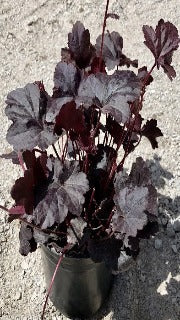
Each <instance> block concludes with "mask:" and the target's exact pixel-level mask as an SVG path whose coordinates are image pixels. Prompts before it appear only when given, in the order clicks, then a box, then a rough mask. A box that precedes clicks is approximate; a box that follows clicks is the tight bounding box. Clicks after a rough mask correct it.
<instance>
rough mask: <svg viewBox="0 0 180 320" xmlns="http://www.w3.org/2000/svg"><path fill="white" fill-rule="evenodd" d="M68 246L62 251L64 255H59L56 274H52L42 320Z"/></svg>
mask: <svg viewBox="0 0 180 320" xmlns="http://www.w3.org/2000/svg"><path fill="white" fill-rule="evenodd" d="M68 248H69V245H67V246H66V247H65V248H64V250H63V252H62V255H61V256H60V257H59V259H58V262H57V265H56V269H55V271H54V274H53V276H52V279H51V283H50V286H49V289H48V293H47V296H46V300H45V303H44V306H43V312H42V316H41V320H44V315H45V310H46V305H47V301H48V298H49V295H50V293H51V289H52V286H53V283H54V279H55V276H56V273H57V271H58V268H59V266H60V264H61V261H62V259H63V258H64V254H65V252H66V251H67V250H68Z"/></svg>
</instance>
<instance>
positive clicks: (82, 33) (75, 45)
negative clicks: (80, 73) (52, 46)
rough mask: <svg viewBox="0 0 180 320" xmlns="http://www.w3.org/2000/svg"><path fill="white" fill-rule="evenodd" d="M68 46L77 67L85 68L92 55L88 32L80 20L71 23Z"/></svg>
mask: <svg viewBox="0 0 180 320" xmlns="http://www.w3.org/2000/svg"><path fill="white" fill-rule="evenodd" d="M68 47H69V49H70V51H71V52H72V53H73V58H74V60H75V61H76V64H77V66H78V67H79V68H85V67H87V66H88V65H89V62H90V59H91V58H92V55H93V48H92V46H91V43H90V33H89V30H88V29H85V28H84V26H83V24H82V23H81V22H80V21H77V22H76V23H75V24H74V25H73V29H72V32H70V33H69V34H68Z"/></svg>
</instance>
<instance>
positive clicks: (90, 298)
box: [42, 246, 112, 319]
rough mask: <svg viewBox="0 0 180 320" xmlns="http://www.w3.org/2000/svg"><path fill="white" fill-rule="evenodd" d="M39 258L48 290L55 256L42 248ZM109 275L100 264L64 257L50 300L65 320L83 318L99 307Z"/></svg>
mask: <svg viewBox="0 0 180 320" xmlns="http://www.w3.org/2000/svg"><path fill="white" fill-rule="evenodd" d="M42 257H43V264H44V271H45V278H46V287H47V288H48V287H49V285H50V282H51V278H52V276H53V273H54V270H55V267H56V264H57V261H58V259H59V255H58V254H55V253H53V252H51V251H50V250H49V249H48V248H47V247H45V246H42ZM111 284H112V274H111V272H110V270H108V269H107V268H106V266H105V264H104V262H100V263H95V262H93V261H92V260H91V259H85V258H82V259H76V258H68V257H64V258H63V260H62V262H61V264H60V267H59V269H58V271H57V274H56V277H55V280H54V283H53V287H52V291H51V294H50V299H51V301H52V302H53V304H54V305H55V307H56V308H57V309H59V310H60V311H61V313H63V314H64V315H65V316H67V317H69V318H76V317H78V318H82V319H84V318H87V317H90V316H92V315H93V314H95V313H96V312H97V310H98V309H99V308H100V307H101V305H102V303H103V301H104V300H105V298H106V297H107V296H108V293H109V290H110V288H111Z"/></svg>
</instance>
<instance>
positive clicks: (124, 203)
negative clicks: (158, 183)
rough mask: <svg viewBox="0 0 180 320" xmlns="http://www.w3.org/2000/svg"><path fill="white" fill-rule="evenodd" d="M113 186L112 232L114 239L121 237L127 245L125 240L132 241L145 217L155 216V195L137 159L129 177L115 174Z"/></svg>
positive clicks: (144, 170) (145, 167) (146, 171)
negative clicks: (129, 239) (130, 239)
mask: <svg viewBox="0 0 180 320" xmlns="http://www.w3.org/2000/svg"><path fill="white" fill-rule="evenodd" d="M114 186H115V196H114V202H115V205H116V211H115V214H114V216H113V219H112V228H113V230H114V231H115V232H117V233H116V236H117V237H118V238H120V239H122V238H123V237H124V236H125V242H126V244H127V240H128V237H129V236H132V237H135V236H136V235H137V231H138V230H142V229H143V227H144V226H145V225H146V223H147V214H151V215H154V216H156V215H157V192H156V189H155V188H154V186H153V185H152V184H151V179H150V174H149V170H148V167H147V165H146V163H145V161H144V160H143V159H142V158H141V157H138V158H137V159H136V162H135V163H133V165H132V169H131V172H130V174H129V176H127V175H125V176H123V175H122V173H121V172H119V173H117V174H116V177H115V184H114Z"/></svg>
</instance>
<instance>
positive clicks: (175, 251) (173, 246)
mask: <svg viewBox="0 0 180 320" xmlns="http://www.w3.org/2000/svg"><path fill="white" fill-rule="evenodd" d="M171 248H172V250H173V252H174V253H177V252H178V250H177V247H176V245H175V244H173V245H172V247H171Z"/></svg>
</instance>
